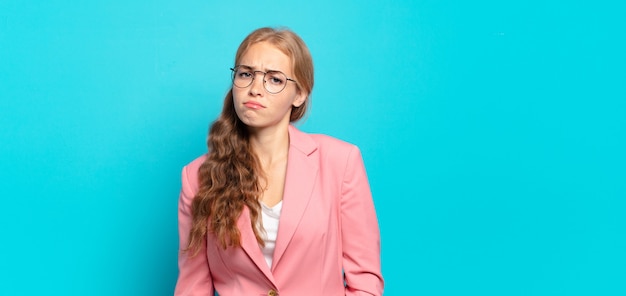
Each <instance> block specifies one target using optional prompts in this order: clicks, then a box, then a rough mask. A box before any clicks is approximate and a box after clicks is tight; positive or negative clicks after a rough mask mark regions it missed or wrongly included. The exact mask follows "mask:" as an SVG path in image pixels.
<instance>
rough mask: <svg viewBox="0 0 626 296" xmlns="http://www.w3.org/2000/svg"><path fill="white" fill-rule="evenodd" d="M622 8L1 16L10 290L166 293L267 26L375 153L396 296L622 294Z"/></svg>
mask: <svg viewBox="0 0 626 296" xmlns="http://www.w3.org/2000/svg"><path fill="white" fill-rule="evenodd" d="M618 3H621V1H366V2H363V1H346V2H343V3H341V4H339V1H308V3H298V2H295V1H280V0H277V1H262V2H254V3H245V2H243V3H241V2H236V1H220V2H219V3H214V2H213V1H193V0H192V1H161V0H152V1H146V0H139V1H117V0H111V1H86V2H85V1H69V0H53V1H17V0H3V1H1V2H0V159H1V162H0V198H1V206H0V222H1V225H2V234H1V237H2V241H1V244H0V272H1V273H0V294H2V295H171V294H172V291H173V287H174V284H175V280H176V275H177V266H176V252H177V247H178V241H177V235H178V234H177V226H176V223H177V220H176V210H177V208H176V207H177V199H178V191H179V188H180V183H179V182H180V181H179V178H180V170H181V168H182V166H183V165H184V164H186V163H187V162H189V161H191V160H192V159H193V158H195V157H196V156H198V155H200V154H202V153H204V152H205V149H206V148H205V144H204V139H205V137H206V132H207V127H208V125H209V123H210V122H211V121H212V120H213V119H214V118H215V116H216V114H217V113H218V112H219V109H220V107H221V100H222V98H223V95H224V93H225V92H226V90H227V88H228V86H229V70H228V68H229V67H230V66H232V60H233V56H234V52H235V50H236V48H237V46H238V44H239V42H240V41H241V40H242V39H243V37H244V36H245V35H246V34H247V33H249V32H250V31H251V30H253V29H255V28H257V27H260V26H267V25H270V26H277V25H284V26H288V27H290V28H292V29H293V30H295V31H296V32H298V33H299V34H300V35H301V36H302V37H303V38H304V39H305V41H306V42H307V43H308V45H309V46H310V49H311V51H312V53H313V56H314V60H315V66H316V86H315V89H314V93H313V108H312V110H311V111H312V112H311V114H310V116H309V117H308V119H307V121H306V122H304V123H303V124H301V125H300V127H301V128H302V129H303V130H305V131H310V132H321V133H326V134H330V135H333V136H336V137H339V138H342V139H345V140H347V141H350V142H353V143H355V144H357V145H359V146H360V147H361V149H362V151H363V155H364V158H365V164H366V167H367V170H368V173H369V176H370V182H371V186H372V190H373V193H374V199H375V203H376V206H377V210H378V216H379V221H380V226H381V232H382V250H383V252H382V260H383V273H384V276H385V278H386V295H438V296H439V295H481V296H485V295H494V296H495V295H498V296H500V295H550V296H554V295H568V296H569V295H626V281H625V279H626V152H625V151H626V74H625V70H624V69H626V54H624V53H625V52H626V45H625V40H626V39H625V36H626V21H625V19H626V18H625V17H624V16H625V15H626V9H625V5H624V4H618Z"/></svg>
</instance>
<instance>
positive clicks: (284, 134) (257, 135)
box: [250, 129, 289, 169]
mask: <svg viewBox="0 0 626 296" xmlns="http://www.w3.org/2000/svg"><path fill="white" fill-rule="evenodd" d="M250 144H251V145H252V149H253V150H254V152H255V153H256V155H257V157H258V158H259V161H260V162H261V166H262V167H263V168H264V169H265V168H268V167H271V166H272V165H273V164H274V163H275V162H280V161H284V160H285V159H286V157H287V153H288V151H289V130H288V129H271V130H269V129H263V130H256V131H254V132H252V133H251V134H250Z"/></svg>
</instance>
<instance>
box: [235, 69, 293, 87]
mask: <svg viewBox="0 0 626 296" xmlns="http://www.w3.org/2000/svg"><path fill="white" fill-rule="evenodd" d="M230 70H231V71H233V85H234V86H236V87H240V88H244V87H248V86H250V85H251V84H252V81H254V78H255V77H256V73H262V74H263V87H265V90H267V92H269V93H271V94H277V93H279V92H281V91H283V89H285V87H286V86H287V81H292V82H296V81H295V80H293V79H291V78H287V75H285V73H283V72H280V71H267V72H263V71H258V70H257V71H253V70H252V69H251V68H250V67H247V66H236V67H235V68H230ZM265 78H267V79H265Z"/></svg>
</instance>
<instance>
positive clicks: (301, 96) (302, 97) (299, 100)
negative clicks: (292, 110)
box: [292, 91, 309, 108]
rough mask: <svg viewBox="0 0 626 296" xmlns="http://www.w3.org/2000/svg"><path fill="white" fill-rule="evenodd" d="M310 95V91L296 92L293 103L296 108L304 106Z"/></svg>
mask: <svg viewBox="0 0 626 296" xmlns="http://www.w3.org/2000/svg"><path fill="white" fill-rule="evenodd" d="M308 97H309V94H308V93H305V92H303V91H299V92H298V94H296V97H295V99H294V100H293V103H292V105H293V106H294V107H296V108H298V107H300V106H302V104H304V102H305V101H306V99H307V98H308Z"/></svg>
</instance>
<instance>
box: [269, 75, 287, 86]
mask: <svg viewBox="0 0 626 296" xmlns="http://www.w3.org/2000/svg"><path fill="white" fill-rule="evenodd" d="M269 81H270V82H271V83H272V84H283V83H284V80H282V79H281V78H280V77H276V76H271V77H270V79H269Z"/></svg>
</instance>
